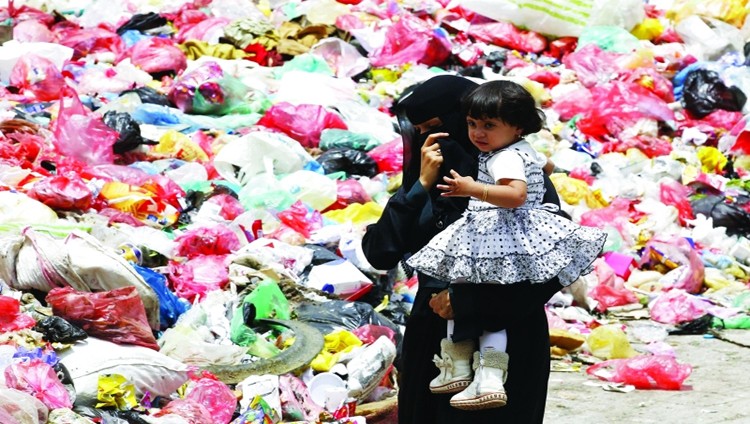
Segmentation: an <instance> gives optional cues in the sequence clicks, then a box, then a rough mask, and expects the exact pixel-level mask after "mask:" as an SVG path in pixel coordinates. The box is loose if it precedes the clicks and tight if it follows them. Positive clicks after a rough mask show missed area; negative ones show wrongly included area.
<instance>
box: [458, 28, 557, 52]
mask: <svg viewBox="0 0 750 424" xmlns="http://www.w3.org/2000/svg"><path fill="white" fill-rule="evenodd" d="M468 34H469V35H471V36H472V37H474V38H476V39H477V40H479V41H484V42H486V43H489V44H494V45H496V46H500V47H506V48H509V49H512V50H518V51H521V52H529V53H539V52H542V51H544V49H546V48H547V39H546V38H545V37H544V36H543V35H541V34H539V33H536V32H533V31H524V30H521V29H519V28H518V27H516V26H515V25H513V24H511V23H510V22H505V21H502V22H486V23H474V24H472V25H471V26H470V27H469V30H468Z"/></svg>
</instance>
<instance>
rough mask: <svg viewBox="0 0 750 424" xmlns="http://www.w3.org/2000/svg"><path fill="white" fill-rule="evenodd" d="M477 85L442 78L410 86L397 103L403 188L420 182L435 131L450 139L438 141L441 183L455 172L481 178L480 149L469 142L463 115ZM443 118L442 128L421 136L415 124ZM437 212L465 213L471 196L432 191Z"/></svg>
mask: <svg viewBox="0 0 750 424" xmlns="http://www.w3.org/2000/svg"><path fill="white" fill-rule="evenodd" d="M477 86H478V84H477V83H475V82H473V81H471V80H469V79H466V78H464V77H461V76H456V75H438V76H435V77H432V78H430V79H428V80H427V81H425V82H422V83H420V84H419V85H417V86H413V87H410V88H408V89H406V90H405V91H404V94H403V95H402V96H401V98H400V99H399V101H398V103H397V104H396V106H395V108H394V111H395V113H396V116H397V117H398V121H399V126H400V127H401V136H402V139H403V142H404V174H403V183H402V185H403V187H404V189H405V190H409V189H410V188H411V186H412V185H413V184H414V183H415V182H416V181H417V180H418V179H419V168H420V162H421V152H420V149H421V148H422V145H423V144H424V142H425V140H426V139H427V136H428V135H430V133H433V132H446V133H448V134H450V137H447V138H444V139H441V140H439V141H438V143H439V144H440V150H441V151H442V154H443V165H442V166H441V167H440V177H439V180H438V181H439V182H442V177H443V176H446V175H449V171H450V170H451V169H454V170H456V172H458V173H459V174H461V175H470V176H472V177H475V178H476V176H477V154H478V153H479V152H478V150H477V149H476V148H475V147H474V145H473V144H471V141H469V135H468V128H467V126H466V116H464V114H463V113H462V112H461V99H462V97H463V96H465V95H466V94H468V93H469V92H470V91H471V90H472V89H474V88H476V87H477ZM436 117H437V118H440V121H441V122H442V125H441V126H440V127H439V128H435V129H433V130H431V131H430V132H429V133H425V134H418V133H417V131H416V130H415V128H414V127H413V125H412V124H421V123H423V122H425V121H429V120H430V119H432V118H436ZM430 196H431V197H432V199H433V204H434V209H435V212H436V213H441V212H448V211H449V210H453V211H458V212H461V211H463V210H464V209H465V208H466V205H467V203H468V197H441V196H440V190H438V189H436V188H435V187H433V188H432V189H431V190H430Z"/></svg>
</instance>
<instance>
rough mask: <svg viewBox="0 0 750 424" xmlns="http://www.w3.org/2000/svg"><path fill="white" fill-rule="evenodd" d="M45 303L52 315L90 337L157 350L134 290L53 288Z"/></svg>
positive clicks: (129, 288)
mask: <svg viewBox="0 0 750 424" xmlns="http://www.w3.org/2000/svg"><path fill="white" fill-rule="evenodd" d="M46 300H47V303H48V304H49V305H50V306H51V307H52V310H53V312H54V314H55V315H58V316H61V317H63V318H65V319H66V320H68V321H70V322H71V323H73V324H75V325H78V326H80V327H81V328H84V329H85V330H86V332H87V333H88V334H89V335H91V336H96V337H100V338H102V339H105V340H110V341H112V342H115V343H122V344H135V345H139V346H144V347H147V348H150V349H154V350H159V345H158V344H156V339H155V338H154V335H153V334H152V333H151V328H150V327H149V323H148V319H147V318H146V310H145V309H144V307H143V302H142V301H141V298H140V297H138V292H137V290H136V288H135V287H122V288H119V289H115V290H111V291H106V292H98V293H85V292H78V291H76V290H75V289H73V288H71V287H63V288H56V289H53V290H52V291H50V292H49V293H48V294H47V297H46Z"/></svg>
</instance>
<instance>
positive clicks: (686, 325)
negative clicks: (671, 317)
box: [669, 314, 713, 335]
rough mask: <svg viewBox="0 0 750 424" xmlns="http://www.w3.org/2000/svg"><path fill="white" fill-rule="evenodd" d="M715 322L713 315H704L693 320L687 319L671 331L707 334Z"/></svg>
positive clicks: (676, 333)
mask: <svg viewBox="0 0 750 424" xmlns="http://www.w3.org/2000/svg"><path fill="white" fill-rule="evenodd" d="M712 322H713V316H712V315H710V314H706V315H703V316H702V317H700V318H696V319H694V320H692V321H686V322H682V323H680V324H678V325H677V326H676V327H675V328H674V329H673V330H670V331H669V334H672V335H695V334H706V333H708V330H709V328H711V324H712Z"/></svg>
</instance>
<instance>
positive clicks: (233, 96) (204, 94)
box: [168, 61, 253, 115]
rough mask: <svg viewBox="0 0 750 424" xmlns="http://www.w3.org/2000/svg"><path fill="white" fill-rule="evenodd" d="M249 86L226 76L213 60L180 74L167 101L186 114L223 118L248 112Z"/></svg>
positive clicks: (249, 106)
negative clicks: (219, 116) (220, 116)
mask: <svg viewBox="0 0 750 424" xmlns="http://www.w3.org/2000/svg"><path fill="white" fill-rule="evenodd" d="M250 95H251V92H250V89H249V87H247V86H245V85H244V84H243V83H242V82H240V81H239V80H238V79H236V78H234V77H232V76H231V75H227V74H225V73H224V70H223V69H222V68H221V66H220V65H219V64H218V63H216V62H213V61H208V62H204V63H202V64H201V65H200V66H198V67H197V68H195V69H193V70H191V71H189V72H185V73H183V74H182V75H181V76H180V77H179V78H177V79H176V80H175V82H174V84H173V85H172V88H171V89H170V90H169V94H168V96H169V100H170V101H172V103H174V104H175V105H176V106H177V107H178V108H179V109H180V110H182V111H183V112H186V113H195V114H202V115H227V114H233V113H241V114H247V113H252V112H253V110H252V107H251V104H250V102H249V101H248V100H249V97H250Z"/></svg>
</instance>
